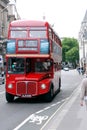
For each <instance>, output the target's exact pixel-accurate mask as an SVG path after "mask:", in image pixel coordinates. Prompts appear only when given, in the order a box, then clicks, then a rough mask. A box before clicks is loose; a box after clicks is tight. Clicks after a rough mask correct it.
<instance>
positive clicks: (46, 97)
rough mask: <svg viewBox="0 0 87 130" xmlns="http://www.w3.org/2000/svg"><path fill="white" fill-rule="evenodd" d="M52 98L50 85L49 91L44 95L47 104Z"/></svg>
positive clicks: (52, 92)
mask: <svg viewBox="0 0 87 130" xmlns="http://www.w3.org/2000/svg"><path fill="white" fill-rule="evenodd" d="M53 96H54V89H53V85H51V87H50V91H49V92H48V93H47V94H46V95H45V100H46V101H47V102H51V101H52V99H53Z"/></svg>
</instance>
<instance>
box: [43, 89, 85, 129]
mask: <svg viewBox="0 0 87 130" xmlns="http://www.w3.org/2000/svg"><path fill="white" fill-rule="evenodd" d="M79 93H80V88H77V89H76V90H75V92H74V93H73V94H72V95H71V97H70V98H69V99H68V100H67V101H66V102H65V103H64V104H63V105H62V106H61V108H60V109H58V110H57V111H56V112H55V114H54V115H52V117H51V118H50V119H49V120H48V122H47V123H46V124H45V125H44V126H43V128H42V129H41V130H87V110H86V107H85V104H84V106H80V94H79Z"/></svg>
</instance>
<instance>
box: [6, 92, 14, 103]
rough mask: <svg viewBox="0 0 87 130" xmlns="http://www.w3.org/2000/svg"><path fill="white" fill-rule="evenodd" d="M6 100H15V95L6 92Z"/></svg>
mask: <svg viewBox="0 0 87 130" xmlns="http://www.w3.org/2000/svg"><path fill="white" fill-rule="evenodd" d="M6 100H7V101H8V102H13V100H14V96H13V95H12V94H9V93H7V92H6Z"/></svg>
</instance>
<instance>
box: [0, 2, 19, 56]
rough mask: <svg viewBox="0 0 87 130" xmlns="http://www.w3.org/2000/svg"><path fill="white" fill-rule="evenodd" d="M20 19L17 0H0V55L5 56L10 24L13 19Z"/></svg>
mask: <svg viewBox="0 0 87 130" xmlns="http://www.w3.org/2000/svg"><path fill="white" fill-rule="evenodd" d="M16 19H20V17H19V15H18V12H17V8H16V0H0V55H3V57H5V54H6V42H7V34H8V25H9V23H10V22H11V21H13V20H16Z"/></svg>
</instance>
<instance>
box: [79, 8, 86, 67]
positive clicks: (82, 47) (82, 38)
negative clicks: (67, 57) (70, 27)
mask: <svg viewBox="0 0 87 130" xmlns="http://www.w3.org/2000/svg"><path fill="white" fill-rule="evenodd" d="M79 57H80V59H79V62H80V67H84V68H85V69H86V70H87V10H86V13H85V16H84V18H83V21H82V23H81V28H80V32H79Z"/></svg>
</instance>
